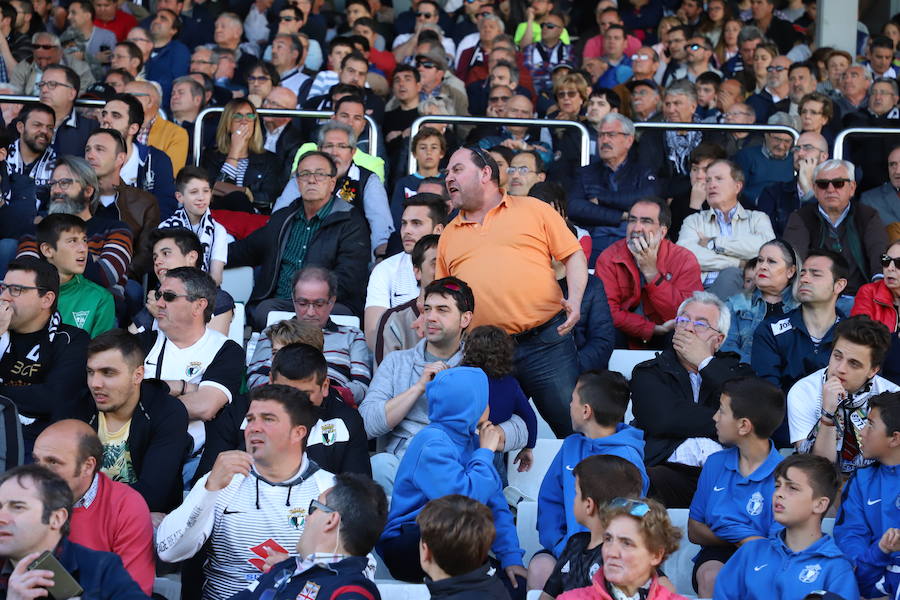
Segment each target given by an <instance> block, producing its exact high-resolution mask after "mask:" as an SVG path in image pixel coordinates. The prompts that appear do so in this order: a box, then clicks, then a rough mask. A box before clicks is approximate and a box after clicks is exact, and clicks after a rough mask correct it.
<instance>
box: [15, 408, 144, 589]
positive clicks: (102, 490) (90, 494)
mask: <svg viewBox="0 0 900 600" xmlns="http://www.w3.org/2000/svg"><path fill="white" fill-rule="evenodd" d="M31 455H32V457H33V459H34V462H35V463H37V464H39V465H42V466H44V467H47V468H48V469H50V470H51V471H53V472H54V473H56V474H57V475H59V476H60V477H62V478H63V479H64V480H65V482H66V483H67V484H68V485H69V489H71V490H72V497H73V498H74V499H75V504H74V505H73V509H72V519H71V533H70V534H69V539H70V540H71V541H73V542H75V543H77V544H81V545H82V546H86V547H88V548H91V549H92V550H101V551H104V552H114V553H115V554H118V555H119V557H120V558H121V559H122V563H123V564H124V565H125V569H126V570H127V571H128V573H129V574H130V575H131V577H132V578H133V579H134V580H135V581H136V582H137V584H138V585H139V586H140V587H141V589H142V590H143V591H144V593H145V594H147V595H148V596H149V595H150V594H151V593H152V591H153V578H154V575H155V572H156V566H155V563H154V554H153V524H152V522H151V520H150V511H149V510H148V509H147V503H146V502H144V499H143V498H142V497H141V495H140V494H138V493H137V492H136V491H134V490H133V489H131V488H130V487H129V486H127V485H125V484H123V483H118V482H115V481H112V480H110V479H109V478H108V477H107V476H106V475H104V474H103V473H101V472H100V466H101V464H102V463H103V445H102V444H101V443H100V438H98V437H97V434H96V433H95V432H94V430H93V429H91V426H90V425H88V424H87V423H84V422H82V421H76V420H74V419H67V420H64V421H58V422H56V423H54V424H53V425H51V426H50V427H48V428H47V429H45V430H44V431H43V432H42V433H41V434H40V435H39V436H38V438H37V440H35V442H34V450H33V451H32V453H31Z"/></svg>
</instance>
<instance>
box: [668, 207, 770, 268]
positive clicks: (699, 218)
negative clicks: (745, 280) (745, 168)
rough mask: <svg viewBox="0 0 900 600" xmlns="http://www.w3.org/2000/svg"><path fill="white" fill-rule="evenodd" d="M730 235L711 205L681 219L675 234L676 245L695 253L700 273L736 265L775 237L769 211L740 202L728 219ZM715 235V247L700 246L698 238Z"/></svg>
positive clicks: (753, 254) (754, 253) (753, 255)
mask: <svg viewBox="0 0 900 600" xmlns="http://www.w3.org/2000/svg"><path fill="white" fill-rule="evenodd" d="M731 229H732V235H731V236H730V237H724V236H723V235H722V232H721V231H720V229H719V223H718V222H717V221H716V214H715V212H713V210H712V209H707V210H701V211H700V212H698V213H695V214H693V215H690V216H689V217H688V218H686V219H685V220H684V224H682V226H681V231H680V232H679V234H678V245H679V246H684V247H685V248H687V249H688V250H690V251H691V252H693V253H694V256H696V257H697V261H698V262H699V263H700V269H701V270H702V271H703V275H704V276H705V275H706V273H708V272H710V271H721V270H722V269H726V268H728V267H739V266H740V265H741V263H742V262H743V261H747V260H750V259H751V258H753V257H755V256H757V255H758V254H759V247H760V246H762V245H763V244H765V243H766V242H768V241H769V240H771V239H773V238H774V237H775V232H774V231H773V230H772V223H771V221H769V215H767V214H766V213H764V212H761V211H758V210H746V209H745V208H744V207H743V206H741V205H740V204H738V205H737V211H736V212H735V213H734V218H733V219H732V223H731ZM701 237H703V238H716V241H715V246H714V248H710V247H708V246H701V245H700V243H699V240H700V238H701Z"/></svg>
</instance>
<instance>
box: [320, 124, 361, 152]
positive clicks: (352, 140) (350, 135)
mask: <svg viewBox="0 0 900 600" xmlns="http://www.w3.org/2000/svg"><path fill="white" fill-rule="evenodd" d="M329 131H343V132H344V133H346V134H347V142H348V143H349V144H350V145H351V146H353V147H354V148H356V133H354V131H353V128H352V127H350V126H349V125H347V124H346V123H341V122H340V121H335V120H333V119H332V120H330V121H325V122H324V123H322V126H321V127H319V134H318V136H316V142H317V143H316V145H317V146H319V147H321V146H322V144H324V143H325V134H326V133H328V132H329Z"/></svg>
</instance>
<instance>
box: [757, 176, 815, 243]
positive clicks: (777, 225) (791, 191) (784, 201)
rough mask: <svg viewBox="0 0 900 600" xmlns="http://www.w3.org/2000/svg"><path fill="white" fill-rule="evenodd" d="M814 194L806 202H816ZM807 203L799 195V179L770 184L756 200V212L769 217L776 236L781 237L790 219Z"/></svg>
mask: <svg viewBox="0 0 900 600" xmlns="http://www.w3.org/2000/svg"><path fill="white" fill-rule="evenodd" d="M815 201H816V197H815V196H813V195H812V194H810V195H809V199H808V200H807V201H806V202H815ZM803 204H805V202H804V201H803V200H802V199H801V198H800V196H798V195H797V179H796V178H794V179H792V180H790V181H778V182H775V183H770V184H769V185H767V186H766V187H764V188H763V190H762V191H761V192H760V193H759V197H758V198H757V199H756V210H761V211H762V212H764V213H766V214H767V215H769V220H770V221H772V229H774V230H775V235H776V236H778V237H781V235H782V234H783V233H784V228H785V226H787V222H788V217H789V216H791V213H792V212H794V211H795V210H797V209H798V208H800V207H801V206H802V205H803Z"/></svg>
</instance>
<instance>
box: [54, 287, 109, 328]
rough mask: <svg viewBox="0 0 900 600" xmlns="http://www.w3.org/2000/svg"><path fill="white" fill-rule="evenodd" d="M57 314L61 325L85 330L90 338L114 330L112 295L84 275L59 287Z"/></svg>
mask: <svg viewBox="0 0 900 600" xmlns="http://www.w3.org/2000/svg"><path fill="white" fill-rule="evenodd" d="M58 310H59V314H60V315H61V316H62V321H63V323H65V324H67V325H73V326H75V327H79V328H81V329H84V330H85V331H87V332H88V334H89V335H90V336H91V337H92V338H93V337H95V336H97V335H99V334H101V333H103V332H104V331H108V330H110V329H112V328H114V327H115V326H116V308H115V303H114V302H113V296H112V294H110V293H109V292H108V291H106V290H105V289H104V288H102V287H100V286H99V285H97V284H96V283H94V282H92V281H88V280H87V279H85V278H84V276H83V275H75V276H74V277H72V279H70V280H69V281H68V282H66V283H64V284H62V285H61V286H60V287H59V309H58Z"/></svg>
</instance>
